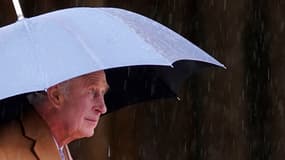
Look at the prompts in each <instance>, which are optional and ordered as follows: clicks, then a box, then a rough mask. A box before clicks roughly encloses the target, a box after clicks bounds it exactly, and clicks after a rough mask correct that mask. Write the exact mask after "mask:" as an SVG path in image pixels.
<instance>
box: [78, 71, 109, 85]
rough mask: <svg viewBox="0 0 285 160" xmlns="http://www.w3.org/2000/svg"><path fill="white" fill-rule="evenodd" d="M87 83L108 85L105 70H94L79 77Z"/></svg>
mask: <svg viewBox="0 0 285 160" xmlns="http://www.w3.org/2000/svg"><path fill="white" fill-rule="evenodd" d="M79 78H80V79H81V80H82V81H83V82H84V83H85V84H86V85H90V84H95V83H97V84H102V85H106V86H107V85H108V84H107V82H106V77H105V73H104V71H97V72H92V73H89V74H86V75H83V76H80V77H79Z"/></svg>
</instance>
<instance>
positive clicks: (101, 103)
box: [95, 95, 107, 114]
mask: <svg viewBox="0 0 285 160" xmlns="http://www.w3.org/2000/svg"><path fill="white" fill-rule="evenodd" d="M95 106H96V107H95V110H96V111H98V112H100V113H101V114H104V113H106V112H107V107H106V104H105V100H104V95H100V97H98V98H97V102H96V105H95Z"/></svg>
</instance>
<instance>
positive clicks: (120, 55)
mask: <svg viewBox="0 0 285 160" xmlns="http://www.w3.org/2000/svg"><path fill="white" fill-rule="evenodd" d="M0 37H1V38H0V51H1V53H0V73H1V78H0V88H1V90H0V100H1V99H4V98H7V97H11V96H14V95H19V94H23V93H28V92H33V91H39V90H45V89H47V88H49V87H50V86H52V85H54V84H57V83H59V82H62V81H65V80H68V79H71V78H74V77H77V76H80V75H83V74H87V73H90V72H94V71H99V70H106V69H113V68H118V67H125V66H142V65H149V66H169V67H168V70H169V69H170V70H171V68H173V67H174V68H175V65H173V63H174V62H177V61H181V60H187V61H191V62H203V64H210V65H215V66H220V67H224V65H223V64H221V63H219V62H218V61H217V60H215V59H214V58H213V57H211V56H209V55H208V54H207V53H206V52H204V51H203V50H201V49H199V48H198V47H197V46H195V45H193V44H192V43H191V42H189V41H188V40H186V39H185V38H183V37H182V36H180V35H179V34H177V33H175V32H174V31H172V30H170V29H168V28H167V27H165V26H163V25H161V24H159V23H157V22H155V21H153V20H151V19H149V18H147V17H144V16H141V15H139V14H136V13H133V12H130V11H127V10H123V9H117V8H85V7H82V8H71V9H64V10H59V11H55V12H50V13H47V14H43V15H40V16H36V17H32V18H24V19H21V20H19V21H17V22H16V23H14V24H11V25H8V26H5V27H2V28H0ZM190 66H191V65H190ZM192 66H193V65H192ZM178 68H179V67H178ZM184 68H188V69H187V70H186V71H187V72H190V71H191V69H192V70H193V69H195V67H194V68H191V67H190V68H189V65H187V66H186V67H184ZM156 69H157V68H156ZM159 70H160V69H159ZM154 71H155V69H154ZM171 72H172V71H171ZM171 72H169V71H167V74H164V77H167V76H165V75H169V73H171ZM154 73H156V71H155V72H154ZM184 74H186V75H187V74H188V73H186V72H182V74H179V75H184ZM156 75H157V74H156ZM165 80H166V81H167V78H165ZM169 84H171V83H169ZM172 84H173V83H172ZM111 87H112V85H111Z"/></svg>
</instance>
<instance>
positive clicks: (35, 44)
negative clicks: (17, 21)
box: [21, 19, 48, 90]
mask: <svg viewBox="0 0 285 160" xmlns="http://www.w3.org/2000/svg"><path fill="white" fill-rule="evenodd" d="M21 21H23V22H24V26H25V29H26V31H27V33H28V34H27V35H28V37H29V39H30V41H31V42H32V43H31V44H33V46H34V47H33V48H34V49H33V52H35V51H37V52H41V50H40V47H38V45H37V43H36V40H35V39H34V38H33V36H31V35H32V32H31V29H30V26H29V24H28V22H29V20H28V19H23V20H21ZM33 55H35V56H34V58H35V61H37V62H40V58H39V57H38V56H37V55H38V54H33ZM36 64H37V68H38V70H39V71H40V72H39V73H41V75H37V76H40V77H42V79H43V81H44V88H42V90H46V89H47V87H48V83H47V76H46V74H44V73H45V72H43V68H42V66H41V64H40V63H36Z"/></svg>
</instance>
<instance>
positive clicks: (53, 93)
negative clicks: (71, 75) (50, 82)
mask: <svg viewBox="0 0 285 160" xmlns="http://www.w3.org/2000/svg"><path fill="white" fill-rule="evenodd" d="M47 96H48V99H49V101H50V103H52V104H53V106H55V107H56V108H59V107H60V106H61V105H62V104H63V101H64V95H63V93H62V92H61V90H60V88H59V85H54V86H52V87H50V88H48V90H47Z"/></svg>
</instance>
